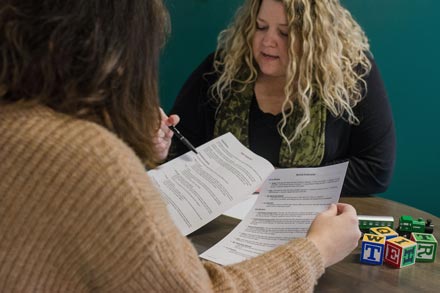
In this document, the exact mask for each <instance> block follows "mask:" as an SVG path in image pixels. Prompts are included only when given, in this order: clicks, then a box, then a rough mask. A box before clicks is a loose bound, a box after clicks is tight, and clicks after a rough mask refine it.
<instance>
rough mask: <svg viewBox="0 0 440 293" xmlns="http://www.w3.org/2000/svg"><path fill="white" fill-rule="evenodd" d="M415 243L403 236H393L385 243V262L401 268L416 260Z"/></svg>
mask: <svg viewBox="0 0 440 293" xmlns="http://www.w3.org/2000/svg"><path fill="white" fill-rule="evenodd" d="M416 249H417V244H416V243H415V242H413V241H411V240H409V239H406V238H405V237H401V236H399V237H395V238H392V239H390V240H387V241H386V243H385V256H384V259H385V263H387V264H389V265H390V266H392V267H395V268H403V267H406V266H409V265H412V264H414V263H415V262H416Z"/></svg>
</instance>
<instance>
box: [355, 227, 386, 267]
mask: <svg viewBox="0 0 440 293" xmlns="http://www.w3.org/2000/svg"><path fill="white" fill-rule="evenodd" d="M384 248H385V236H382V235H374V234H364V237H363V238H362V249H361V259H360V261H361V263H365V264H370V265H381V264H382V263H383V251H384Z"/></svg>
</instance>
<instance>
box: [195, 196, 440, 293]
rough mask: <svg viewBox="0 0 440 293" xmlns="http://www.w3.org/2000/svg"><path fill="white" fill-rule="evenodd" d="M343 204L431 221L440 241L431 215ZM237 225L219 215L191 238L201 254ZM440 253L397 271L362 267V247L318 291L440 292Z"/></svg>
mask: <svg viewBox="0 0 440 293" xmlns="http://www.w3.org/2000/svg"><path fill="white" fill-rule="evenodd" d="M340 201H341V202H345V203H349V204H351V205H353V206H354V207H355V208H356V210H357V212H358V214H362V215H379V216H393V217H394V219H395V222H398V219H399V217H400V216H401V215H410V216H413V217H414V218H418V217H422V218H424V219H427V218H430V219H432V223H433V224H434V235H435V237H436V239H437V241H439V242H440V219H439V218H438V217H436V216H434V215H432V214H429V213H426V212H424V211H421V210H418V209H415V208H413V207H410V206H407V205H404V204H401V203H398V202H395V201H390V200H386V199H383V198H379V197H356V198H341V200H340ZM238 223H239V220H237V219H233V218H229V217H226V216H220V217H219V218H217V219H215V220H214V221H212V222H211V223H209V224H208V225H206V226H204V227H203V228H201V229H199V230H198V231H196V232H194V233H192V234H191V235H189V236H188V238H189V239H190V240H191V241H192V242H193V244H194V246H195V247H196V249H197V251H198V252H199V253H202V252H203V251H205V250H206V249H208V248H209V247H211V246H212V245H214V244H215V243H217V242H218V241H219V240H220V239H222V238H223V237H225V236H226V235H227V234H228V233H229V232H230V231H231V230H232V229H233V228H234V227H235V226H236V225H237V224H238ZM359 244H360V243H359ZM439 250H440V249H439V247H438V248H437V255H436V260H435V262H433V263H416V264H414V265H411V266H409V267H405V268H402V269H395V268H392V267H390V266H388V265H386V264H384V265H381V266H371V265H366V264H361V263H360V262H359V258H360V245H359V246H358V248H357V249H355V250H354V251H353V252H352V253H351V254H350V255H349V256H347V257H346V258H345V259H344V260H343V261H342V262H340V263H338V264H335V265H333V266H331V267H329V268H327V269H326V272H325V274H324V275H323V276H322V277H321V278H320V279H319V281H318V285H317V286H316V287H315V292H369V293H370V292H374V293H382V292H387V293H388V292H440V252H439Z"/></svg>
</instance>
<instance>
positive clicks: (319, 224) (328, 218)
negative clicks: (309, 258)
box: [307, 203, 361, 267]
mask: <svg viewBox="0 0 440 293" xmlns="http://www.w3.org/2000/svg"><path fill="white" fill-rule="evenodd" d="M360 237H361V231H360V230H359V224H358V219H357V214H356V210H355V209H354V207H353V206H351V205H349V204H343V203H338V204H332V205H331V206H330V207H329V208H328V209H327V210H326V211H323V212H321V213H320V214H318V215H317V216H316V218H315V220H314V221H313V222H312V225H311V226H310V228H309V231H308V232H307V238H308V239H309V240H311V241H312V242H313V243H314V244H315V245H316V247H317V248H318V250H319V252H320V253H321V255H322V257H323V259H324V265H325V267H329V266H331V265H333V264H335V263H337V262H339V261H341V260H342V259H344V258H345V257H346V256H347V255H349V254H350V253H351V252H352V251H353V249H355V248H356V247H357V245H358V241H359V238H360Z"/></svg>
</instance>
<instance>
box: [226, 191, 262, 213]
mask: <svg viewBox="0 0 440 293" xmlns="http://www.w3.org/2000/svg"><path fill="white" fill-rule="evenodd" d="M257 196H258V193H254V194H252V195H251V196H250V197H249V198H248V199H246V200H245V201H243V202H240V203H238V204H236V205H235V206H233V207H232V208H230V209H229V210H227V211H226V212H224V213H223V215H225V216H228V217H231V218H236V219H239V220H243V219H244V218H245V217H246V215H247V214H248V213H249V212H250V211H251V210H252V207H253V206H254V204H255V202H256V201H257Z"/></svg>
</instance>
